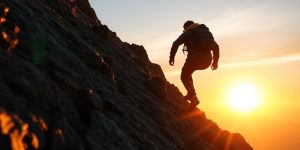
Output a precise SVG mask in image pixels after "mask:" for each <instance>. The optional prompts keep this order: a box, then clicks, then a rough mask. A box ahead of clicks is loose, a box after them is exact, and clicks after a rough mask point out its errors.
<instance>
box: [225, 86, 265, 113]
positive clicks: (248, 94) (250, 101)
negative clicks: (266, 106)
mask: <svg viewBox="0 0 300 150" xmlns="http://www.w3.org/2000/svg"><path fill="white" fill-rule="evenodd" d="M260 102H261V95H260V92H259V90H258V89H257V87H256V86H255V85H254V84H251V83H239V84H236V85H234V86H233V87H232V88H231V89H230V91H229V94H228V105H229V106H230V107H231V108H232V109H234V110H235V111H238V112H250V111H253V110H254V109H255V108H257V107H258V105H259V104H260Z"/></svg>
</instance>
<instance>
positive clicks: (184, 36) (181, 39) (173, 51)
mask: <svg viewBox="0 0 300 150" xmlns="http://www.w3.org/2000/svg"><path fill="white" fill-rule="evenodd" d="M188 36H189V34H188V33H187V32H184V33H182V34H181V35H180V36H179V37H178V38H177V39H176V40H175V41H174V42H173V45H172V48H171V52H170V61H171V60H173V63H174V58H175V55H176V52H177V50H178V47H179V46H180V45H181V44H183V43H184V42H185V40H186V39H187V37H188ZM170 64H171V63H170Z"/></svg>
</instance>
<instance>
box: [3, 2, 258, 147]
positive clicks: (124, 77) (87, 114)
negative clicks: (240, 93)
mask: <svg viewBox="0 0 300 150" xmlns="http://www.w3.org/2000/svg"><path fill="white" fill-rule="evenodd" d="M0 8H1V11H2V12H3V13H2V14H1V15H2V16H1V17H2V18H5V19H6V20H2V21H1V25H0V26H1V28H0V30H1V33H2V37H1V38H0V39H1V42H0V43H1V47H0V98H1V100H0V129H1V130H0V149H1V150H2V149H13V150H23V149H43V150H102V149H103V150H124V149H128V150H135V149H136V150H252V148H251V146H250V145H249V144H247V142H246V141H245V140H244V138H243V137H242V136H241V135H240V134H238V133H234V134H233V133H230V132H228V131H226V130H222V129H220V128H219V127H218V126H217V125H216V124H215V123H214V122H213V121H211V120H208V119H207V118H206V116H205V114H204V112H202V111H200V110H196V111H194V112H191V113H186V112H185V111H184V110H185V109H186V108H187V105H186V103H185V102H184V101H183V96H182V94H181V93H180V92H179V90H178V88H177V87H175V86H174V85H172V84H170V83H169V82H168V81H167V80H166V78H165V76H164V73H163V71H162V69H161V67H160V66H159V65H157V64H154V63H152V62H150V60H149V58H148V55H147V53H146V50H145V49H144V47H143V46H140V45H136V44H129V43H126V42H122V41H121V40H120V39H119V38H118V37H117V34H116V33H114V32H112V31H110V30H109V28H108V27H107V26H106V25H103V24H102V23H101V21H100V20H98V19H97V17H96V15H95V13H94V10H93V9H92V8H91V7H90V4H89V2H88V0H10V1H8V2H5V1H4V2H3V1H1V5H0ZM7 9H9V11H8V10H7ZM18 29H20V31H18ZM15 46H16V47H15Z"/></svg>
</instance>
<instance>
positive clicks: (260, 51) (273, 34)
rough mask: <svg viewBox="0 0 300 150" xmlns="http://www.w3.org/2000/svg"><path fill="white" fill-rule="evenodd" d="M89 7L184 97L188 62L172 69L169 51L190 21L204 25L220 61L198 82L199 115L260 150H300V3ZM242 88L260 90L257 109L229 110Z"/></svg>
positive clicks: (168, 0)
mask: <svg viewBox="0 0 300 150" xmlns="http://www.w3.org/2000/svg"><path fill="white" fill-rule="evenodd" d="M90 2H91V4H92V6H93V7H94V8H95V11H96V12H97V14H98V17H99V18H100V20H101V22H102V23H104V24H107V25H108V26H109V28H110V29H112V30H113V31H115V32H116V33H117V34H118V36H119V37H121V39H122V40H123V41H126V42H132V43H136V44H140V45H143V46H144V47H145V48H146V50H147V53H148V55H149V58H150V60H151V61H152V62H153V63H157V64H159V65H161V66H162V68H163V70H164V72H165V75H166V77H167V79H168V80H169V81H170V82H171V83H174V84H175V85H176V86H178V87H179V88H180V90H181V91H182V93H183V94H185V93H186V91H185V89H184V88H183V85H182V83H181V81H180V71H181V67H182V66H183V63H184V61H185V57H186V56H184V55H183V54H182V52H181V51H180V49H179V51H178V53H177V55H176V58H175V66H174V67H170V66H169V65H168V58H169V52H170V47H171V44H172V42H173V41H174V40H175V39H176V38H177V37H178V35H179V34H181V32H182V24H183V23H184V22H185V21H186V20H187V19H192V20H194V21H196V22H199V23H205V24H206V25H207V26H208V27H209V28H210V30H211V32H212V33H213V35H214V37H215V39H216V41H217V42H218V43H219V45H220V51H221V53H220V61H219V62H220V64H219V65H220V66H219V69H218V70H216V71H211V70H209V69H208V70H205V71H197V72H195V73H194V74H193V78H194V83H195V87H196V89H197V93H198V96H199V98H200V99H201V104H200V105H199V108H200V109H202V110H204V111H205V112H206V115H207V116H208V118H210V119H212V120H214V121H215V122H217V124H218V125H219V126H220V127H221V128H223V129H227V130H229V131H232V132H239V133H241V134H242V135H243V136H244V137H245V139H246V140H247V141H248V142H249V143H250V144H251V145H252V146H253V148H254V149H255V150H299V149H300V144H299V140H300V130H299V127H300V117H299V115H300V78H299V77H300V67H299V66H300V17H299V14H300V9H299V8H298V7H299V6H300V1H296V0H266V1H263V2H262V1H259V0H253V1H236V0H228V1H218V0H212V1H198V0H191V1H189V2H186V1H180V0H165V1H155V0H153V1H146V2H145V1H138V0H128V1H122V0H115V1H98V0H90ZM237 82H250V83H252V84H254V85H255V86H256V87H257V89H258V90H259V92H260V93H261V94H262V103H261V105H259V107H258V108H257V109H254V110H253V111H252V112H248V113H240V112H237V111H235V110H233V109H232V108H230V107H228V105H227V95H228V91H229V89H230V88H231V87H232V86H234V84H236V83H237Z"/></svg>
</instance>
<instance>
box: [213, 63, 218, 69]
mask: <svg viewBox="0 0 300 150" xmlns="http://www.w3.org/2000/svg"><path fill="white" fill-rule="evenodd" d="M216 69H218V62H213V63H212V64H211V70H216Z"/></svg>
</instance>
